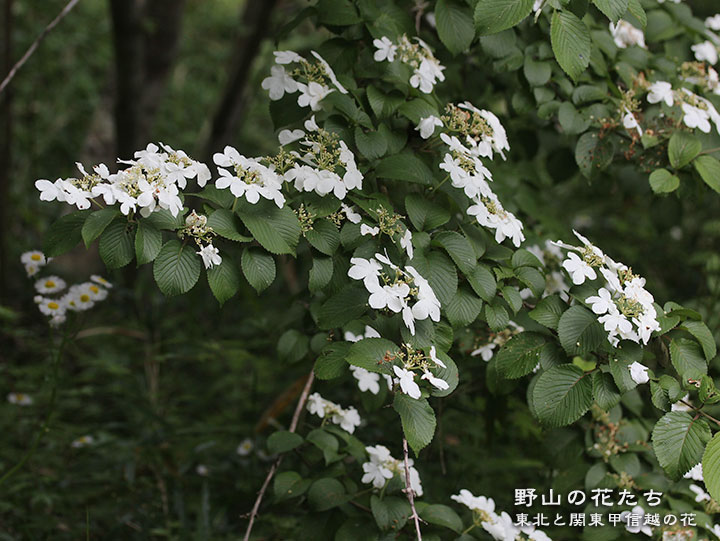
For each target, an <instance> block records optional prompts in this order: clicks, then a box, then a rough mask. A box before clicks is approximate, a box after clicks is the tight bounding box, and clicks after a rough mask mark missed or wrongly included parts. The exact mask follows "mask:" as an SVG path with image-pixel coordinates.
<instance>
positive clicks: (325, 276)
mask: <svg viewBox="0 0 720 541" xmlns="http://www.w3.org/2000/svg"><path fill="white" fill-rule="evenodd" d="M332 275H333V261H332V259H331V258H329V257H313V265H312V268H311V269H310V275H309V278H308V288H309V289H310V292H312V293H314V292H316V291H319V290H321V289H322V288H324V287H325V286H326V285H328V283H330V279H331V278H332Z"/></svg>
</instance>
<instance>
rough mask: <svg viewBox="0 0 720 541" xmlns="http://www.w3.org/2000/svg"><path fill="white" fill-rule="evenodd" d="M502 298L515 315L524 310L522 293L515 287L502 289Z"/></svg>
mask: <svg viewBox="0 0 720 541" xmlns="http://www.w3.org/2000/svg"><path fill="white" fill-rule="evenodd" d="M502 297H503V299H505V302H506V303H508V306H510V309H511V310H512V311H513V314H517V313H518V310H520V308H522V305H523V300H522V297H521V296H520V292H519V291H518V290H517V288H516V287H514V286H505V287H503V288H502Z"/></svg>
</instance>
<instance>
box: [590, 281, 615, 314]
mask: <svg viewBox="0 0 720 541" xmlns="http://www.w3.org/2000/svg"><path fill="white" fill-rule="evenodd" d="M585 302H586V303H588V304H590V305H591V308H592V311H593V312H595V313H596V314H598V315H602V314H604V313H605V312H608V311H609V310H612V309H613V308H614V307H615V303H614V302H613V300H612V295H611V294H610V292H609V291H608V290H607V289H605V288H604V287H601V288H600V289H599V290H598V294H597V295H596V296H592V297H588V298H587V299H585Z"/></svg>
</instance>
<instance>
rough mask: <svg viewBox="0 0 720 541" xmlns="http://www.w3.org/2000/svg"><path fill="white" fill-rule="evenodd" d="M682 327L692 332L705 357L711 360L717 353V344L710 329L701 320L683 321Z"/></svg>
mask: <svg viewBox="0 0 720 541" xmlns="http://www.w3.org/2000/svg"><path fill="white" fill-rule="evenodd" d="M682 327H683V328H684V329H685V330H686V331H687V332H689V333H690V334H692V335H693V336H694V337H695V338H696V339H697V341H698V342H700V345H701V346H702V349H703V353H704V354H705V359H707V361H708V362H709V361H711V360H712V359H714V358H715V355H717V346H716V344H715V339H714V338H713V335H712V333H711V332H710V329H708V326H707V325H705V323H703V322H702V321H692V320H687V321H684V322H683V324H682Z"/></svg>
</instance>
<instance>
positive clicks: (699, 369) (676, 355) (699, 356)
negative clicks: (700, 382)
mask: <svg viewBox="0 0 720 541" xmlns="http://www.w3.org/2000/svg"><path fill="white" fill-rule="evenodd" d="M670 360H671V361H672V364H673V366H674V367H675V370H677V371H678V374H680V376H682V378H683V379H684V380H685V381H687V380H688V379H700V378H701V377H702V376H704V375H705V374H707V361H706V360H705V354H704V353H703V350H702V347H701V346H700V344H698V343H697V342H696V341H695V340H690V339H688V338H673V339H672V340H671V341H670Z"/></svg>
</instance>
